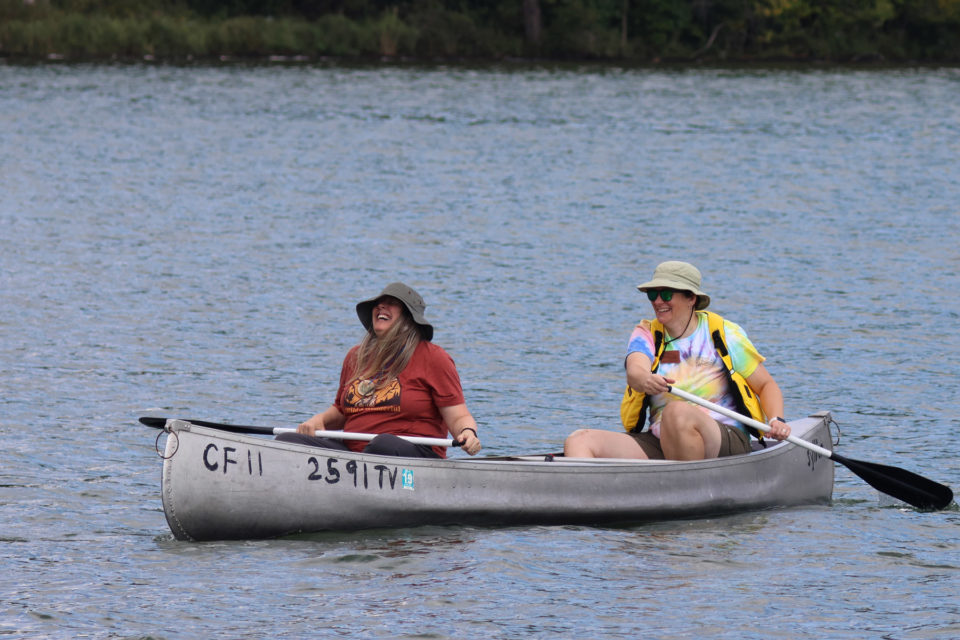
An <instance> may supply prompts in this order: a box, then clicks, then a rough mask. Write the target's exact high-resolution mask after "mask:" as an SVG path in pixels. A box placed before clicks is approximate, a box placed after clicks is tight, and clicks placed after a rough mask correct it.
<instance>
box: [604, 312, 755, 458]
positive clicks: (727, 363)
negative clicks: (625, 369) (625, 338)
mask: <svg viewBox="0 0 960 640" xmlns="http://www.w3.org/2000/svg"><path fill="white" fill-rule="evenodd" d="M698 313H705V314H707V326H708V329H709V331H710V335H711V337H712V338H713V346H714V348H716V350H717V355H718V356H720V359H721V360H723V365H724V367H725V368H726V371H727V376H728V377H729V381H730V382H731V383H732V384H731V385H730V391H731V395H732V396H733V399H734V402H736V405H737V410H738V411H739V412H740V413H742V414H744V415H748V416H750V417H751V418H753V419H754V420H759V421H760V422H766V421H767V420H766V417H765V416H764V415H763V409H761V408H760V399H759V398H758V397H757V394H756V393H755V392H754V391H753V389H751V388H750V385H749V384H747V380H746V378H744V377H743V376H742V375H740V374H739V373H737V372H736V371H734V370H733V361H732V360H731V359H730V353H729V352H728V351H727V340H726V334H725V333H724V330H723V317H722V316H720V315H718V314H716V313H713V312H712V311H699V312H698ZM650 331H651V333H653V351H654V354H655V355H654V358H653V363H652V365H651V366H650V371H651V373H656V372H657V369H659V368H660V356H661V355H663V349H664V347H665V346H666V345H665V344H664V340H663V337H664V335H665V332H664V329H663V324H662V323H661V322H660V321H659V320H651V321H650ZM649 404H650V401H649V399H648V398H647V397H646V394H644V393H643V392H641V391H637V390H636V389H633V388H631V387H630V385H627V388H626V389H625V390H624V392H623V399H622V400H621V401H620V421H621V422H623V427H624V429H626V430H627V431H637V432H639V431H642V430H643V427H644V424H645V423H646V421H647V408H648V405H649ZM747 431H749V432H750V433H751V434H752V435H753V436H754V437H755V438H757V439H759V440H761V441H762V440H763V437H762V434H761V433H760V432H758V431H757V430H756V429H754V428H752V427H747Z"/></svg>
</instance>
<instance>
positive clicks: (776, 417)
mask: <svg viewBox="0 0 960 640" xmlns="http://www.w3.org/2000/svg"><path fill="white" fill-rule="evenodd" d="M774 420H779V421H780V422H782V423H783V424H787V421H786V420H784V419H783V418H781V417H780V416H774V417H772V418H770V422H773V421H774ZM770 422H768V423H767V426H769V425H770ZM474 433H476V431H474Z"/></svg>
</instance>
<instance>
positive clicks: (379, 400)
mask: <svg viewBox="0 0 960 640" xmlns="http://www.w3.org/2000/svg"><path fill="white" fill-rule="evenodd" d="M365 383H366V384H369V382H368V381H367V380H354V381H353V382H351V383H350V385H349V386H348V387H347V388H346V390H344V393H343V412H344V413H345V414H353V413H361V412H367V411H381V412H389V413H399V412H400V391H401V390H400V381H399V380H397V379H396V378H394V379H393V380H391V381H390V383H389V384H387V385H386V386H384V387H381V388H379V389H376V390H374V391H373V392H372V393H368V394H366V395H364V394H363V393H360V390H361V389H362V388H363V386H364V384H365Z"/></svg>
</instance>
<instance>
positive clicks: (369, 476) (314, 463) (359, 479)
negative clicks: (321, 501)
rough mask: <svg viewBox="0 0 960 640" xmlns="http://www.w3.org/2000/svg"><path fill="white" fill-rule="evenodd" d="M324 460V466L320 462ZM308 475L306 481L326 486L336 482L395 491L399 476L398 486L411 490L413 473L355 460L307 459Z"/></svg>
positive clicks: (312, 457)
mask: <svg viewBox="0 0 960 640" xmlns="http://www.w3.org/2000/svg"><path fill="white" fill-rule="evenodd" d="M323 460H326V464H324V463H323V462H322V461H323ZM307 465H308V466H309V471H310V473H309V475H308V476H307V480H315V481H320V480H322V481H324V482H326V483H327V484H337V483H338V482H341V481H343V482H347V483H352V484H353V486H355V487H360V486H362V487H363V488H364V489H391V490H392V489H396V488H397V477H398V476H400V486H402V487H403V488H404V489H413V471H411V470H410V469H402V470H401V469H400V467H394V466H389V465H385V464H374V465H369V464H367V463H366V462H363V463H358V462H357V461H356V460H347V461H346V462H344V461H342V460H339V459H337V458H317V457H314V456H310V457H309V458H307Z"/></svg>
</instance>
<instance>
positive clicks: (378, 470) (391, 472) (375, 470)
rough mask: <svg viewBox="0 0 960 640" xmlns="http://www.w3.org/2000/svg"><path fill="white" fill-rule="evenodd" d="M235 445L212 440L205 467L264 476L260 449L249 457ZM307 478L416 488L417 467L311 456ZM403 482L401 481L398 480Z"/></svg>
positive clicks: (391, 487)
mask: <svg viewBox="0 0 960 640" xmlns="http://www.w3.org/2000/svg"><path fill="white" fill-rule="evenodd" d="M243 453H244V452H243V451H238V450H237V449H236V448H235V447H223V448H220V447H218V446H217V445H216V444H214V443H212V442H211V443H210V444H208V445H207V446H206V448H205V449H204V450H203V466H204V467H206V468H207V470H208V471H213V472H219V473H227V472H228V470H234V472H236V471H239V472H240V473H245V474H246V475H251V476H262V475H263V456H262V455H261V453H260V452H259V451H252V450H250V449H248V450H247V451H246V456H244V455H243ZM307 480H311V481H316V482H325V483H327V484H339V483H341V482H343V483H346V484H348V485H349V484H352V485H353V486H354V487H358V488H361V487H362V488H364V489H380V490H383V489H390V490H395V489H396V488H397V486H399V487H400V488H402V489H409V490H411V491H412V490H413V469H402V468H400V467H396V466H391V465H386V464H373V465H371V464H367V463H366V462H362V463H361V462H357V461H356V460H340V459H338V458H325V457H317V456H310V457H309V458H307ZM398 481H399V482H398Z"/></svg>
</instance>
